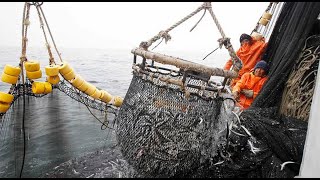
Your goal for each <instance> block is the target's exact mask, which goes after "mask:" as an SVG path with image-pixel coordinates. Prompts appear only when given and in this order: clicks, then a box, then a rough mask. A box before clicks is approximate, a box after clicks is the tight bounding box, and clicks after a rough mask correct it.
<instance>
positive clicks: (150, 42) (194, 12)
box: [140, 3, 206, 50]
mask: <svg viewBox="0 0 320 180" xmlns="http://www.w3.org/2000/svg"><path fill="white" fill-rule="evenodd" d="M205 4H206V3H204V4H203V5H201V6H200V7H198V8H197V9H196V10H195V11H193V12H192V13H190V14H189V15H188V16H186V17H184V18H183V19H181V20H180V21H178V22H177V23H175V24H174V25H172V26H171V27H169V28H168V29H167V30H165V31H160V32H159V33H158V34H157V35H155V36H154V37H152V38H151V39H150V40H148V41H147V42H145V41H144V42H141V43H140V47H141V48H143V49H145V50H147V49H148V48H149V47H150V46H151V45H152V43H154V42H156V41H157V40H159V39H160V38H161V37H164V36H166V37H170V36H169V35H168V33H169V32H170V31H171V30H173V29H174V28H176V27H177V26H179V25H180V24H182V23H183V22H185V21H186V20H188V19H189V18H191V17H192V16H194V15H195V14H197V13H198V12H200V11H201V10H202V9H203V8H205Z"/></svg>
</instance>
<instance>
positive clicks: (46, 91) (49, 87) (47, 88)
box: [43, 82, 52, 94]
mask: <svg viewBox="0 0 320 180" xmlns="http://www.w3.org/2000/svg"><path fill="white" fill-rule="evenodd" d="M43 84H44V92H43V93H44V94H49V93H51V92H52V85H51V84H50V83H48V82H43Z"/></svg>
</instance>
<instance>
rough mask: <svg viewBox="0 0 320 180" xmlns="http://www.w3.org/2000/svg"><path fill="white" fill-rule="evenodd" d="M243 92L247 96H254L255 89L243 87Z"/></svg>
mask: <svg viewBox="0 0 320 180" xmlns="http://www.w3.org/2000/svg"><path fill="white" fill-rule="evenodd" d="M241 93H243V94H244V95H245V96H246V97H247V98H253V90H250V89H242V90H241Z"/></svg>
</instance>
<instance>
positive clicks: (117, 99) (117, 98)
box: [113, 96, 123, 107]
mask: <svg viewBox="0 0 320 180" xmlns="http://www.w3.org/2000/svg"><path fill="white" fill-rule="evenodd" d="M122 102H123V99H122V97H120V96H115V97H114V102H113V105H115V106H116V107H120V106H121V105H122Z"/></svg>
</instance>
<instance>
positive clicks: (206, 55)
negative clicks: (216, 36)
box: [202, 47, 219, 60]
mask: <svg viewBox="0 0 320 180" xmlns="http://www.w3.org/2000/svg"><path fill="white" fill-rule="evenodd" d="M217 49H219V47H217V48H216V49H214V50H213V51H211V52H210V53H209V54H208V55H206V57H204V58H203V59H202V60H205V59H206V58H207V57H208V56H210V54H212V53H213V52H215V51H216V50H217Z"/></svg>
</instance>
